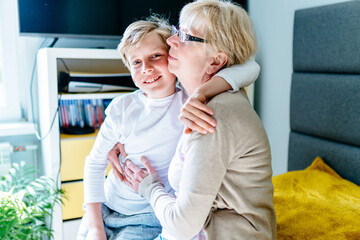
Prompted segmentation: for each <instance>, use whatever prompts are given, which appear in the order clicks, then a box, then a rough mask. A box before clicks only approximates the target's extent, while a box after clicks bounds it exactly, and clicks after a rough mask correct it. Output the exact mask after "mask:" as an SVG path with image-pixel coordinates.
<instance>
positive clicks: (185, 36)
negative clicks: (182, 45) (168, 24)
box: [171, 26, 205, 42]
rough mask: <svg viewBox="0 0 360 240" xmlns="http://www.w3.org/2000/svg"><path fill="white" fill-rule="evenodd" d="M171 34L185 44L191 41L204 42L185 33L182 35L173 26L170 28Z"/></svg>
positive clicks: (181, 32)
mask: <svg viewBox="0 0 360 240" xmlns="http://www.w3.org/2000/svg"><path fill="white" fill-rule="evenodd" d="M171 31H172V34H173V35H175V34H176V35H177V36H178V37H179V38H180V41H181V42H185V41H193V42H205V40H204V39H202V38H198V37H194V36H191V35H189V34H187V33H184V32H183V31H181V30H179V29H178V28H177V27H175V26H172V29H171Z"/></svg>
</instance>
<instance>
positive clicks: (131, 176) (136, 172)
mask: <svg viewBox="0 0 360 240" xmlns="http://www.w3.org/2000/svg"><path fill="white" fill-rule="evenodd" d="M141 162H142V164H143V165H144V167H145V169H143V168H140V167H138V166H137V165H135V164H134V163H133V162H132V161H130V160H128V159H127V160H126V161H125V166H124V168H125V179H124V182H125V183H126V184H127V185H128V186H129V187H130V188H132V189H134V191H135V192H138V190H139V185H140V183H141V181H142V180H143V179H144V178H146V177H147V176H148V175H149V174H153V173H155V172H156V170H155V169H154V168H153V167H152V166H151V164H150V163H149V160H148V159H147V158H146V157H144V156H142V157H141Z"/></svg>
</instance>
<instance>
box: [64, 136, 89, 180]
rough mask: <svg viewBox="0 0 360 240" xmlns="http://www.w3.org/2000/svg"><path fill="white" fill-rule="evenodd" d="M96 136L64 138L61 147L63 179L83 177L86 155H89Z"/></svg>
mask: <svg viewBox="0 0 360 240" xmlns="http://www.w3.org/2000/svg"><path fill="white" fill-rule="evenodd" d="M94 142H95V138H73V139H62V140H61V143H60V149H61V169H60V172H61V181H62V182H64V181H72V180H80V179H83V175H84V164H85V157H86V156H87V155H89V153H90V151H91V148H92V146H93V145H94Z"/></svg>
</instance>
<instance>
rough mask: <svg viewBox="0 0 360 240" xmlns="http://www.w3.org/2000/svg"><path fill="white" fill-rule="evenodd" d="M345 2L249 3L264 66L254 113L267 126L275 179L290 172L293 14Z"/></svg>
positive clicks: (277, 0)
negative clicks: (304, 9)
mask: <svg viewBox="0 0 360 240" xmlns="http://www.w3.org/2000/svg"><path fill="white" fill-rule="evenodd" d="M339 2H345V0H249V14H250V17H251V19H252V20H253V23H254V26H255V30H256V33H257V40H258V53H257V56H256V59H257V61H258V63H259V64H260V66H261V73H260V76H259V79H258V80H257V81H256V84H255V109H256V111H257V112H258V114H259V115H260V118H261V120H262V122H263V124H264V126H265V129H266V132H267V134H268V137H269V141H270V145H271V151H272V165H273V170H274V175H278V174H281V173H284V172H286V171H287V152H288V140H289V132H290V118H289V116H290V111H289V110H290V84H291V74H292V40H293V22H294V12H295V10H297V9H302V8H309V7H315V6H320V5H326V4H332V3H339Z"/></svg>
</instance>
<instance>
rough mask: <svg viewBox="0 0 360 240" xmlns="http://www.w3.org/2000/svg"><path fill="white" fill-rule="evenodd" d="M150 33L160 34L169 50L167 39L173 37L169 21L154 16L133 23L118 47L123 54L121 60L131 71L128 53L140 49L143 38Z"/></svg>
mask: <svg viewBox="0 0 360 240" xmlns="http://www.w3.org/2000/svg"><path fill="white" fill-rule="evenodd" d="M150 32H156V33H157V34H159V36H160V38H161V39H162V40H163V42H164V44H165V45H166V46H167V47H168V48H169V46H168V44H167V43H166V39H167V38H169V37H170V36H171V26H170V24H169V22H168V21H167V20H165V19H163V18H161V17H159V16H154V15H153V16H150V17H149V18H147V19H146V20H139V21H136V22H133V23H132V24H130V25H129V26H128V27H127V28H126V30H125V32H124V34H123V37H122V39H121V41H120V43H119V45H118V47H117V50H118V51H119V53H120V54H121V59H122V61H123V62H124V64H125V66H126V67H127V68H128V69H130V64H129V62H128V60H127V53H128V52H129V51H131V50H132V49H134V48H136V47H138V46H139V44H140V43H141V41H142V40H143V38H144V37H145V36H146V35H147V34H148V33H150Z"/></svg>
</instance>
